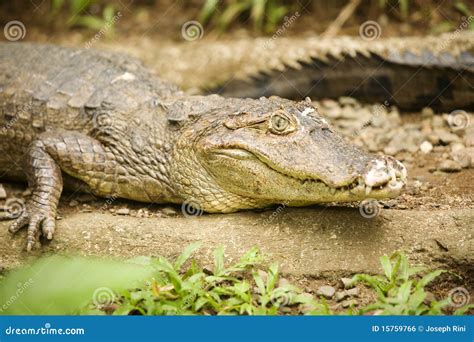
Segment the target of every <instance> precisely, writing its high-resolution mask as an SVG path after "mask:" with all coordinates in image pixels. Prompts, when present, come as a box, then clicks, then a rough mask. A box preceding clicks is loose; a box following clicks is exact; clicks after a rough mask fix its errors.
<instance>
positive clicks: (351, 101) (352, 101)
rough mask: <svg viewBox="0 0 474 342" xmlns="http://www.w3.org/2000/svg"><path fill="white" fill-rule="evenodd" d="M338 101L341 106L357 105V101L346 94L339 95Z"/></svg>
mask: <svg viewBox="0 0 474 342" xmlns="http://www.w3.org/2000/svg"><path fill="white" fill-rule="evenodd" d="M338 100H339V103H340V104H341V105H343V106H345V105H349V106H355V105H358V104H359V102H357V100H356V99H355V98H353V97H348V96H341V97H340V98H339V99H338Z"/></svg>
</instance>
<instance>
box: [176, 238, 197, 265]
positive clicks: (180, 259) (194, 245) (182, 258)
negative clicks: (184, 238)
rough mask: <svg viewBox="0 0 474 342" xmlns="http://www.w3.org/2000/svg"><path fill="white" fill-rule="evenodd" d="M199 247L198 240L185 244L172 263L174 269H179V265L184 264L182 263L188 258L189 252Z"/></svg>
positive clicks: (191, 252)
mask: <svg viewBox="0 0 474 342" xmlns="http://www.w3.org/2000/svg"><path fill="white" fill-rule="evenodd" d="M200 247H201V243H200V242H194V243H191V244H190V245H188V246H186V247H185V248H184V250H183V252H182V253H181V254H180V255H179V256H178V258H177V259H176V261H175V263H174V266H173V267H174V269H175V270H177V271H179V270H180V269H181V267H182V266H183V265H184V263H185V262H186V261H187V260H188V259H189V257H190V256H191V254H193V253H194V252H195V251H197V250H198V249H199V248H200Z"/></svg>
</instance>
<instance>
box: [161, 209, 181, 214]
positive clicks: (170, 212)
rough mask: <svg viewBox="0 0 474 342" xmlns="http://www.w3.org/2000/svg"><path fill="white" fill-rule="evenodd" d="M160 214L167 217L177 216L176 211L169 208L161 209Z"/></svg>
mask: <svg viewBox="0 0 474 342" xmlns="http://www.w3.org/2000/svg"><path fill="white" fill-rule="evenodd" d="M161 212H162V213H163V214H165V215H167V216H174V215H177V214H178V213H177V212H176V210H174V209H173V208H171V207H164V208H163V209H161Z"/></svg>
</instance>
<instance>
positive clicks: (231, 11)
mask: <svg viewBox="0 0 474 342" xmlns="http://www.w3.org/2000/svg"><path fill="white" fill-rule="evenodd" d="M249 7H250V2H236V3H232V4H231V5H229V6H228V7H227V8H226V9H225V10H224V12H223V13H222V15H221V17H220V19H219V29H220V30H222V31H223V30H225V29H226V28H227V27H228V26H229V25H230V24H231V23H232V21H234V19H235V18H236V17H237V16H239V15H240V14H241V13H242V12H244V11H245V10H247V9H248V8H249Z"/></svg>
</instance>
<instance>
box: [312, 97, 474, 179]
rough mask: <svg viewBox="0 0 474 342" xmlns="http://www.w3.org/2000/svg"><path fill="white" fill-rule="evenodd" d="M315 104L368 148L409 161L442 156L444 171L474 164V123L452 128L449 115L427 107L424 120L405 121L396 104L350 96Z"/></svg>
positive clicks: (346, 133)
mask: <svg viewBox="0 0 474 342" xmlns="http://www.w3.org/2000/svg"><path fill="white" fill-rule="evenodd" d="M315 104H316V106H317V107H318V108H319V111H320V113H321V114H322V115H323V116H325V117H327V119H328V120H329V121H331V123H332V124H333V125H334V126H335V128H336V129H337V130H338V131H339V132H340V133H342V134H343V135H344V136H345V137H346V138H347V139H348V140H350V141H352V142H353V143H355V144H356V145H358V146H359V147H361V148H363V149H365V150H367V151H370V152H379V151H383V153H385V154H388V155H391V156H394V157H395V158H397V159H399V160H402V161H404V162H408V163H415V162H420V161H419V155H430V154H435V155H436V156H437V157H438V156H439V157H440V158H438V159H439V164H438V168H437V169H438V170H441V171H444V172H457V171H459V170H460V169H462V168H472V167H474V162H473V159H474V152H473V150H466V149H470V148H474V125H472V124H471V125H470V126H468V127H463V128H461V129H460V128H459V127H451V126H450V117H449V115H448V114H439V113H436V114H435V113H434V111H433V110H432V109H431V108H428V107H427V108H424V109H423V110H422V112H421V117H422V120H421V122H420V121H419V120H417V122H416V123H414V122H413V120H410V119H409V117H410V115H409V114H408V115H405V114H404V115H403V120H402V116H401V115H400V113H399V111H398V109H397V108H396V107H389V106H385V105H382V104H375V105H367V104H361V103H359V102H358V101H357V100H355V99H350V98H343V99H342V101H339V102H338V101H333V100H323V101H321V102H316V103H315ZM416 115H417V118H419V116H420V114H416ZM468 115H470V118H472V114H468ZM473 121H474V118H472V120H471V119H470V120H467V122H468V123H469V122H473ZM434 170H436V169H434ZM434 170H432V171H434Z"/></svg>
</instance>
